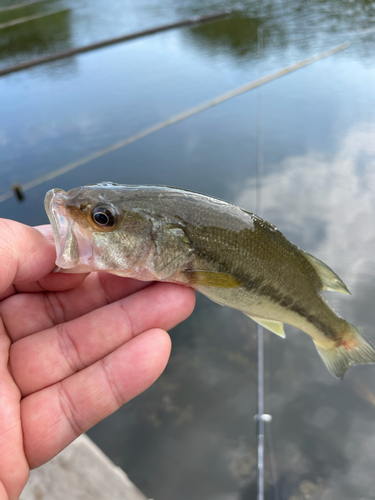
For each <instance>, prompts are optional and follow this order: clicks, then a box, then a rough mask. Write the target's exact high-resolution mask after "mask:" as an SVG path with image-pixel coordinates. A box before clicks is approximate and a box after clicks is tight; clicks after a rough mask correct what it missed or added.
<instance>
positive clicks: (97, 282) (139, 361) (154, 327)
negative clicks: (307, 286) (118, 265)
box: [0, 223, 194, 500]
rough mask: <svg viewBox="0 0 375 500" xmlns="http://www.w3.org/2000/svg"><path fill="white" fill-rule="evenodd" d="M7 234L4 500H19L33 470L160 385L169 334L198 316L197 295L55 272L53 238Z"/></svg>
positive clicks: (1, 379)
mask: <svg viewBox="0 0 375 500" xmlns="http://www.w3.org/2000/svg"><path fill="white" fill-rule="evenodd" d="M3 224H4V223H3ZM20 228H21V229H20ZM0 230H1V232H0V234H2V235H8V237H7V238H5V237H4V239H2V240H0V256H1V258H3V257H4V255H5V262H6V264H5V266H4V273H2V275H1V277H0V299H1V302H0V320H2V323H1V322H0V363H1V364H0V408H1V413H0V500H4V499H7V500H8V499H9V500H13V499H16V498H18V497H19V495H20V493H21V491H22V489H23V487H24V485H25V483H26V481H27V478H28V474H29V469H30V468H33V467H37V466H39V465H41V464H43V463H44V462H46V461H48V460H49V459H51V458H52V457H53V456H55V455H56V454H57V453H58V452H59V451H61V450H62V449H63V448H64V447H65V446H67V445H68V444H69V443H70V442H71V441H73V440H74V439H75V438H76V437H77V436H78V435H79V434H81V433H82V432H85V431H86V430H87V429H89V428H90V427H92V426H93V425H94V424H95V423H97V422H98V421H100V420H101V419H103V418H104V417H106V416H107V415H109V414H111V413H112V412H113V411H115V410H116V409H118V408H119V407H120V406H121V405H122V404H124V403H126V402H127V401H129V400H130V399H132V398H133V397H134V396H136V395H137V394H139V393H140V392H142V391H143V390H145V389H146V388H147V387H148V386H149V385H151V384H152V383H153V382H154V381H155V380H156V378H157V377H158V376H159V375H160V374H161V372H162V371H163V369H164V367H165V364H166V362H167V360H168V357H169V352H170V339H169V336H168V335H167V334H166V332H165V330H167V329H169V328H171V327H173V326H174V325H176V324H177V323H178V322H180V321H182V320H183V319H184V318H185V317H187V316H188V315H189V314H190V312H191V310H192V308H193V305H194V294H193V292H192V291H191V290H189V289H185V288H183V287H179V286H176V285H172V284H167V283H157V284H152V285H151V286H150V284H149V283H142V282H137V281H133V280H127V279H123V278H118V277H116V276H112V275H109V274H102V273H92V274H90V275H89V276H88V277H87V278H86V279H85V281H83V280H84V278H85V276H82V275H62V274H49V273H50V271H51V270H52V269H53V267H54V258H55V257H54V248H53V245H52V243H51V241H48V240H47V239H46V238H45V237H44V236H42V235H41V234H40V233H39V232H38V231H36V230H33V229H31V228H25V226H20V225H18V224H16V223H5V226H3V225H1V226H0ZM9 238H10V239H12V238H13V243H12V245H9V244H8V243H9ZM10 250H11V252H10ZM21 253H22V255H21ZM10 254H11V256H12V258H11V262H10V263H9V261H8V264H7V259H6V257H7V256H9V255H10ZM13 277H14V279H13Z"/></svg>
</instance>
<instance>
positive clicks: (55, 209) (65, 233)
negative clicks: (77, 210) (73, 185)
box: [44, 189, 93, 273]
mask: <svg viewBox="0 0 375 500" xmlns="http://www.w3.org/2000/svg"><path fill="white" fill-rule="evenodd" d="M67 199H68V197H67V193H66V192H65V191H63V190H62V189H51V190H50V191H48V193H47V194H46V197H45V200H44V207H45V209H46V212H47V215H48V218H49V220H50V223H51V226H52V230H53V236H54V238H55V245H56V266H57V267H59V268H60V269H61V270H64V269H68V270H69V271H67V272H70V273H72V272H76V273H79V272H89V271H91V270H92V262H91V261H92V258H93V246H92V241H91V238H90V235H89V234H88V232H87V231H85V230H84V229H83V228H81V227H80V226H79V225H78V224H77V223H76V222H75V221H74V220H73V219H72V217H71V215H70V214H69V213H68V211H67V209H66V206H65V202H66V200H67Z"/></svg>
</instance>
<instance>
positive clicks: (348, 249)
mask: <svg viewBox="0 0 375 500" xmlns="http://www.w3.org/2000/svg"><path fill="white" fill-rule="evenodd" d="M10 3H11V2H5V1H4V0H2V1H1V0H0V5H1V6H5V5H9V4H10ZM42 8H43V9H45V10H46V11H47V10H48V9H49V10H58V9H64V8H69V9H70V11H69V12H68V13H65V14H59V15H55V16H51V18H50V19H49V20H48V22H47V21H46V20H44V21H43V22H31V23H29V24H28V26H26V25H25V26H24V27H23V28H22V29H20V28H19V27H18V28H17V29H14V30H13V29H7V30H5V31H4V32H3V31H1V30H0V58H1V59H0V65H1V66H6V65H8V64H12V63H15V62H17V61H21V60H25V59H28V58H31V57H35V56H37V55H41V54H44V53H47V52H50V51H55V50H63V49H65V48H69V47H72V46H76V45H80V44H83V43H90V42H91V41H96V40H100V39H104V38H109V37H112V36H118V35H121V34H123V33H127V32H132V31H135V30H138V29H143V28H147V27H150V26H153V25H156V24H162V23H165V22H172V21H174V20H178V19H182V18H185V17H189V16H191V15H197V14H206V13H210V12H213V11H218V10H223V9H224V8H232V9H233V10H234V11H235V13H234V14H233V16H232V18H231V19H230V20H222V21H218V22H216V23H212V24H210V25H205V26H200V27H195V28H187V29H181V30H175V31H170V32H167V33H163V34H160V35H155V36H152V37H148V38H144V39H140V40H137V41H133V42H130V43H126V44H121V45H117V46H113V47H109V48H106V49H103V50H100V51H96V52H92V53H88V54H84V55H80V56H77V57H75V58H71V59H67V60H63V61H60V62H54V63H51V64H49V65H44V66H40V67H36V68H34V69H30V70H27V71H23V72H20V73H15V74H13V75H9V76H6V77H3V78H1V79H0V148H1V149H0V155H1V156H0V161H1V163H0V169H1V170H0V171H1V184H0V194H1V193H3V192H6V191H8V190H9V187H10V186H11V184H12V183H13V182H20V183H25V182H27V181H30V180H32V179H34V178H35V177H38V176H39V175H41V174H44V173H46V172H48V171H50V170H53V169H55V168H58V167H61V166H62V165H64V164H66V163H68V162H69V161H73V160H76V159H79V158H81V157H83V156H85V155H86V154H89V153H91V152H93V151H96V150H98V149H100V148H102V147H106V146H108V145H110V144H112V143H114V142H116V141H118V140H120V139H123V138H125V137H127V136H128V135H131V134H133V133H135V132H138V131H139V130H142V129H143V128H146V127H148V126H150V125H153V124H154V123H157V122H158V121H160V120H162V119H165V118H168V117H170V116H172V115H174V114H176V113H178V112H180V111H183V110H185V109H187V108H189V107H190V106H194V105H196V104H199V103H200V102H202V101H205V100H207V99H210V98H212V97H215V96H217V95H219V94H221V93H223V92H226V91H228V90H231V89H233V88H235V87H237V86H240V85H242V84H244V83H247V82H248V81H251V80H253V79H255V78H257V76H258V75H259V74H261V75H265V74H268V73H270V72H272V71H275V70H276V69H279V68H281V67H283V66H286V65H289V64H292V63H294V62H296V61H298V60H300V59H303V58H305V57H308V56H310V55H312V54H315V53H318V52H320V51H322V50H326V49H328V48H330V47H332V46H335V45H338V44H340V43H342V42H344V41H346V40H348V41H349V42H350V43H351V45H350V47H349V48H348V49H347V50H346V51H344V52H342V53H339V54H336V55H334V56H332V57H330V58H328V59H325V60H322V61H320V62H317V63H315V64H314V65H312V66H309V67H307V68H304V69H301V70H299V71H298V72H295V73H292V74H290V75H288V76H285V77H283V78H281V79H279V80H276V81H274V82H272V83H270V84H267V86H265V87H263V89H262V95H263V137H264V156H265V178H264V187H263V203H264V216H265V218H266V219H268V220H270V221H272V222H273V223H274V224H276V225H277V226H278V227H279V229H281V230H282V231H283V233H284V234H285V235H286V236H288V237H289V238H290V239H291V240H292V241H293V242H294V243H296V244H298V245H300V246H301V247H303V248H304V249H305V250H307V251H309V252H311V253H314V255H316V256H317V257H319V258H320V259H322V260H323V261H325V262H326V263H327V264H328V265H330V266H331V267H332V268H334V269H335V271H337V273H338V274H339V275H340V276H341V277H342V278H343V280H344V281H345V283H346V284H347V285H348V287H349V289H350V290H351V292H352V296H351V297H350V296H341V294H340V295H339V294H331V295H330V296H329V299H330V302H331V303H332V304H333V305H334V307H335V308H336V309H337V310H338V311H339V312H340V313H341V314H342V315H344V316H345V318H346V319H347V320H349V321H350V322H352V323H353V324H355V325H357V326H358V327H360V328H361V329H362V330H363V332H364V333H365V334H366V335H367V336H368V337H369V338H370V339H372V340H375V332H374V325H375V308H374V307H373V303H374V301H375V286H374V276H375V251H374V249H375V218H374V214H375V92H374V81H375V62H374V56H373V54H374V44H375V34H374V33H368V34H366V35H364V34H362V35H358V32H360V31H362V30H369V29H371V28H373V27H374V20H375V7H374V4H373V3H371V2H368V1H335V0H331V1H328V0H327V1H323V0H322V1H319V2H304V1H302V0H301V1H294V2H286V1H282V0H280V1H277V0H272V1H271V0H268V1H265V2H260V1H259V2H250V1H245V0H243V1H240V0H238V1H232V2H221V1H212V0H211V1H202V0H201V1H197V0H195V1H194V0H190V1H188V0H186V1H180V2H173V1H171V0H169V1H165V0H164V1H161V0H147V1H146V0H142V1H139V0H138V1H135V0H133V1H125V2H124V1H120V0H112V1H111V2H104V1H103V0H90V1H89V0H82V1H80V2H73V1H72V0H70V1H69V0H58V1H56V2H53V1H49V2H46V5H43V7H39V9H42ZM32 13H34V12H32ZM30 14H31V13H30V12H25V13H23V14H22V15H30ZM1 16H2V14H0V23H1V22H5V20H6V19H3V18H2V17H1ZM258 26H262V27H263V32H264V57H263V59H262V61H261V63H260V64H258V62H257V29H258ZM356 33H357V34H356ZM256 99H257V97H256V92H254V91H253V92H250V93H248V94H245V95H242V96H240V97H237V98H235V99H233V100H231V101H228V102H226V103H224V104H222V105H220V106H217V107H215V108H212V109H211V110H208V111H205V112H203V113H201V114H199V115H196V116H194V117H192V118H189V119H188V120H186V121H183V122H181V123H178V124H176V125H174V126H171V127H169V128H167V129H164V130H162V131H160V132H157V133H155V134H153V135H151V136H149V137H146V138H144V139H142V140H140V141H138V142H135V143H133V144H131V145H129V146H126V147H125V148H123V149H120V150H118V151H115V152H113V153H110V154H108V155H106V156H104V157H102V158H100V159H98V160H95V161H92V162H91V163H88V164H87V165H85V166H84V167H81V168H80V169H77V170H75V171H72V172H71V173H69V174H66V175H64V176H61V177H60V178H58V179H55V180H54V181H51V182H46V183H45V184H43V185H41V186H39V187H37V188H34V189H32V190H30V191H28V192H27V193H26V200H25V202H24V203H23V204H20V203H18V202H16V200H13V199H12V200H9V201H7V202H5V203H2V204H1V205H0V215H1V216H2V217H8V218H13V219H16V220H19V221H22V222H25V223H28V224H40V223H43V222H47V219H46V215H45V214H44V210H43V197H44V194H45V192H46V191H47V189H50V188H52V187H61V188H64V189H68V188H72V187H75V186H78V185H82V184H88V183H93V182H99V181H103V180H111V181H114V182H120V183H129V184H139V183H146V184H154V183H155V184H168V185H175V186H180V187H184V188H187V189H193V190H196V191H200V192H204V193H207V194H210V195H213V196H217V197H221V198H223V199H225V200H227V201H230V202H234V203H237V204H239V205H241V206H243V207H244V208H246V209H249V210H255V182H254V179H255V170H256V155H257V153H256V143H257V135H256V134H257V132H256V130H257V126H256V124H257V117H256V109H257V106H256V104H257V100H256ZM286 332H287V339H286V340H284V341H283V340H281V339H279V338H276V337H275V336H271V334H268V333H267V334H266V411H267V413H271V414H272V415H273V422H272V424H271V430H272V436H271V435H270V433H269V429H270V428H269V427H268V432H267V440H266V444H267V450H266V498H267V499H273V498H277V496H275V491H276V490H275V487H274V484H275V482H277V486H278V492H279V498H280V499H288V500H334V499H342V500H370V499H375V493H374V492H375V479H374V475H373V471H374V469H375V454H374V449H375V418H374V417H375V407H374V404H375V403H374V402H375V381H374V380H375V376H374V374H375V371H374V370H375V368H374V367H356V368H354V369H352V370H350V371H349V373H348V374H347V376H346V377H345V381H344V382H343V383H342V382H339V381H336V380H334V379H333V378H332V377H331V376H330V375H329V373H328V372H327V371H326V370H325V368H324V367H323V365H322V362H321V360H320V358H319V356H318V354H317V353H316V351H315V348H314V346H313V344H312V342H311V340H310V339H309V338H308V337H307V336H306V335H304V334H302V333H301V332H298V331H296V330H294V329H292V328H287V329H286ZM171 336H172V340H173V353H172V357H171V360H170V363H169V365H168V367H167V369H166V371H165V373H164V374H163V376H162V377H161V378H160V380H159V381H158V382H157V383H156V384H155V385H154V386H153V387H152V388H150V389H149V390H148V391H146V392H145V393H144V394H142V395H141V396H140V397H138V398H136V399H135V400H134V401H132V402H131V403H129V404H128V405H126V406H125V407H123V408H122V409H121V410H119V411H118V412H117V413H116V414H114V415H113V416H111V417H110V418H108V419H106V420H105V421H104V422H102V423H101V424H99V425H97V426H96V427H95V428H94V429H92V430H91V431H90V433H89V435H90V436H91V437H92V438H93V439H94V440H95V441H96V442H97V443H98V444H99V446H101V448H102V449H103V450H104V451H105V452H106V453H107V454H108V455H109V456H110V457H111V458H112V459H113V460H114V461H115V462H116V463H117V464H118V465H120V466H121V467H122V468H123V469H124V470H125V471H126V472H127V473H128V474H129V476H130V478H131V479H132V480H133V481H134V482H135V483H136V484H137V485H138V487H139V488H140V489H141V490H143V491H144V492H145V494H146V495H148V496H150V497H152V498H154V499H155V500H157V499H159V500H161V499H163V500H172V499H173V500H175V499H179V500H192V499H194V500H195V499H207V500H211V499H212V500H250V499H254V498H255V494H256V493H255V492H256V448H255V445H256V438H255V424H254V421H253V416H254V414H255V413H256V340H255V325H254V324H253V323H252V322H251V321H250V320H249V319H247V318H246V317H245V316H244V315H242V314H240V313H238V312H236V311H232V310H229V309H227V308H220V307H219V306H217V305H215V304H213V303H211V302H210V301H208V300H206V299H204V298H202V297H199V298H198V304H197V308H196V310H195V312H194V314H193V315H192V316H191V318H190V319H189V320H187V321H185V322H184V324H182V325H180V326H179V327H178V328H176V329H175V330H174V331H172V332H171ZM270 437H272V441H271V440H270ZM271 457H273V459H274V461H275V463H276V468H277V477H276V478H275V476H274V475H273V474H272V467H271V465H272V464H271V460H270V458H271Z"/></svg>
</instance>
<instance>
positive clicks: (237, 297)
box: [45, 182, 375, 378]
mask: <svg viewBox="0 0 375 500" xmlns="http://www.w3.org/2000/svg"><path fill="white" fill-rule="evenodd" d="M45 209H46V212H47V215H48V217H49V220H50V222H51V225H52V228H53V233H54V239H55V245H56V254H57V258H56V266H57V270H58V271H60V272H68V273H87V272H91V271H106V272H109V273H112V274H116V275H118V276H124V277H129V278H134V279H137V280H146V281H150V280H151V281H154V280H157V281H165V282H171V283H178V284H181V285H185V286H189V287H192V288H193V289H195V290H197V291H198V292H200V293H202V294H203V295H205V296H207V297H208V298H210V299H211V300H213V301H214V302H217V303H218V304H220V305H223V306H229V307H232V308H234V309H237V310H240V311H242V312H243V313H244V314H246V315H247V316H249V317H250V318H252V319H253V320H254V321H255V322H257V323H259V324H260V325H262V326H263V327H264V328H266V329H268V330H270V331H271V332H273V333H275V334H276V335H278V336H280V337H285V333H284V324H288V325H292V326H294V327H296V328H298V329H300V330H302V331H303V332H305V333H306V334H307V335H309V336H310V337H311V338H312V340H313V342H314V344H315V346H316V349H317V351H318V353H319V355H320V357H321V358H322V360H323V362H324V363H325V365H326V367H327V368H328V370H329V372H330V373H331V374H332V375H334V376H335V377H338V378H342V377H343V376H344V373H345V371H346V370H347V368H348V367H349V366H352V365H355V364H360V363H375V349H374V347H373V345H372V344H371V343H370V342H369V341H368V340H367V339H366V338H365V337H364V336H363V335H362V334H361V333H360V332H359V331H358V330H357V329H356V328H355V327H354V326H353V325H351V324H350V323H348V322H347V321H346V320H345V319H343V318H342V317H340V316H339V315H338V314H337V313H336V312H335V311H334V310H333V308H332V307H331V306H330V305H329V303H328V301H327V300H326V299H325V297H324V295H323V294H322V290H330V291H335V292H342V293H349V291H348V289H347V287H346V286H345V284H344V283H343V281H342V280H341V279H340V278H339V277H338V276H337V274H336V273H335V272H334V271H332V269H330V267H328V266H327V265H326V264H324V263H323V262H322V261H320V260H319V259H317V258H316V257H314V256H312V255H310V254H309V253H307V252H305V251H303V250H301V249H300V248H298V247H297V246H296V245H294V244H293V243H291V242H290V241H289V240H288V239H287V238H286V237H285V236H284V235H283V234H282V233H281V232H280V231H279V230H278V229H277V228H276V227H275V226H274V225H272V224H271V223H269V222H267V221H265V220H263V219H261V218H260V217H258V216H257V215H255V214H253V213H250V212H247V211H246V210H244V209H242V208H240V207H237V206H235V205H232V204H230V203H227V202H225V201H222V200H220V199H217V198H214V197H211V196H207V195H204V194H199V193H196V192H193V191H188V190H185V189H180V188H173V187H166V186H131V185H121V184H115V183H112V182H103V183H100V184H94V185H89V186H83V187H78V188H74V189H71V190H69V191H67V192H65V191H63V190H62V189H51V190H50V191H48V193H47V194H46V197H45Z"/></svg>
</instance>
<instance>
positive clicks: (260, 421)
mask: <svg viewBox="0 0 375 500" xmlns="http://www.w3.org/2000/svg"><path fill="white" fill-rule="evenodd" d="M262 60H263V28H262V27H261V26H259V27H258V77H260V66H261V62H262ZM263 177H264V147H263V89H262V88H261V87H258V90H257V173H256V213H257V215H259V217H263V204H262V184H263ZM257 347H258V349H257V356H258V385H257V388H258V401H257V414H256V415H255V420H256V422H257V445H258V454H257V455H258V460H257V468H258V471H257V472H258V485H257V487H258V492H257V500H264V439H265V430H266V426H265V423H266V422H267V423H268V437H269V450H270V461H271V473H272V478H273V483H274V491H275V499H276V500H278V499H279V490H278V484H277V468H276V459H275V453H274V449H273V440H272V434H271V422H272V416H271V415H269V414H266V413H265V412H264V411H265V410H264V406H265V405H264V393H265V390H264V372H265V370H264V351H265V349H264V330H263V327H262V326H261V325H260V324H259V323H257ZM268 392H269V391H268Z"/></svg>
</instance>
